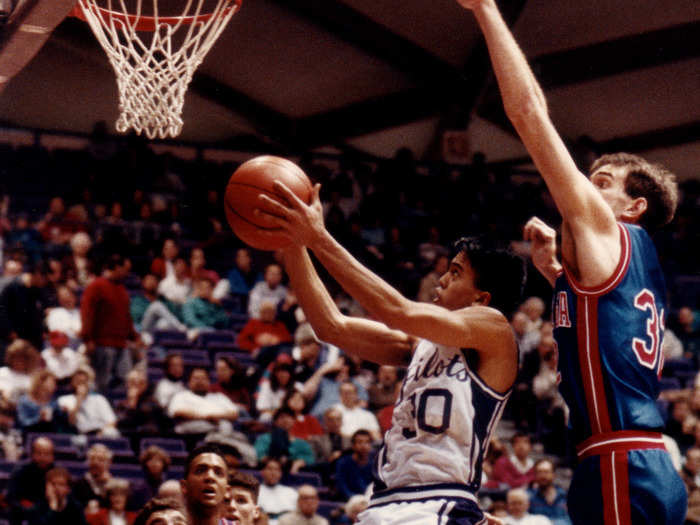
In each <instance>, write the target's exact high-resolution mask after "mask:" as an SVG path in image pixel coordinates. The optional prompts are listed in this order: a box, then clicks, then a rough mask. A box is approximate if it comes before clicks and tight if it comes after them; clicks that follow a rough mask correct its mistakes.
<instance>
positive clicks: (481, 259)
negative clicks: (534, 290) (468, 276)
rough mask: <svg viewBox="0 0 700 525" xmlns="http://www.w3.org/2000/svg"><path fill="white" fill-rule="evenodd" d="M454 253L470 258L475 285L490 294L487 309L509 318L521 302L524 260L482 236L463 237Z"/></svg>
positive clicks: (524, 273) (456, 243)
mask: <svg viewBox="0 0 700 525" xmlns="http://www.w3.org/2000/svg"><path fill="white" fill-rule="evenodd" d="M454 250H455V252H456V253H464V254H465V255H466V257H467V259H469V264H470V266H471V267H472V269H473V270H474V274H475V276H474V277H475V279H474V285H475V286H476V287H477V288H478V289H479V290H481V291H483V292H488V293H489V294H491V302H490V303H489V306H491V307H493V308H496V309H497V310H499V311H500V312H501V313H502V314H504V315H506V316H507V317H509V316H510V314H511V313H512V312H514V311H515V310H516V309H517V308H518V305H519V304H520V302H521V300H522V295H523V289H524V286H525V276H526V272H525V261H524V260H523V259H522V258H521V257H519V256H518V255H516V254H514V253H513V252H512V251H510V250H509V249H506V248H502V247H499V246H497V245H495V244H493V243H492V242H491V241H488V240H486V239H485V238H484V237H462V238H461V239H459V240H458V241H457V242H455V244H454Z"/></svg>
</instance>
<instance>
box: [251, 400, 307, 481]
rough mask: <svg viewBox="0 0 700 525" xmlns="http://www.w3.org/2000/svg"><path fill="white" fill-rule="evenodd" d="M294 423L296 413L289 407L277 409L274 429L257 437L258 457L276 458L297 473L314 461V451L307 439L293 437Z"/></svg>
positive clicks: (256, 449)
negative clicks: (290, 432)
mask: <svg viewBox="0 0 700 525" xmlns="http://www.w3.org/2000/svg"><path fill="white" fill-rule="evenodd" d="M293 424H294V414H293V413H292V411H291V410H290V409H289V408H287V407H282V408H279V409H277V411H276V412H275V415H274V418H273V420H272V430H271V431H270V432H267V433H265V434H260V435H259V436H258V437H257V438H256V439H255V445H254V446H255V452H256V454H257V456H258V459H260V460H262V459H264V458H275V459H277V460H279V462H280V463H281V464H282V465H283V466H287V467H288V468H289V471H290V472H292V473H293V474H296V473H297V472H298V471H299V469H301V468H302V467H305V466H307V465H312V464H313V463H314V453H313V450H312V449H311V445H309V444H308V443H307V442H306V441H304V440H303V439H299V438H293V437H291V436H290V435H289V430H290V429H291V428H292V425H293Z"/></svg>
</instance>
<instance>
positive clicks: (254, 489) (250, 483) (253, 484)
mask: <svg viewBox="0 0 700 525" xmlns="http://www.w3.org/2000/svg"><path fill="white" fill-rule="evenodd" d="M228 486H229V487H232V488H242V489H245V490H247V491H249V492H250V493H251V494H252V495H253V501H254V502H255V503H256V504H257V503H258V495H259V494H260V482H259V481H258V478H256V477H255V476H253V475H251V474H248V473H246V472H241V471H240V470H237V471H236V472H234V473H233V474H230V475H229V477H228Z"/></svg>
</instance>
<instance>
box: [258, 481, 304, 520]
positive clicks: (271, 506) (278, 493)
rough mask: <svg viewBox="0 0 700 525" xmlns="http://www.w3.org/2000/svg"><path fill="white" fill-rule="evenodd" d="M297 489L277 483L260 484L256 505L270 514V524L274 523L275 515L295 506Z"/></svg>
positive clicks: (290, 509) (293, 508)
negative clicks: (272, 484) (273, 484)
mask: <svg viewBox="0 0 700 525" xmlns="http://www.w3.org/2000/svg"><path fill="white" fill-rule="evenodd" d="M297 499H298V495H297V491H296V490H294V489H293V488H292V487H288V486H286V485H282V484H280V483H278V484H277V485H275V486H274V487H270V486H268V485H265V483H261V484H260V494H259V495H258V505H260V508H261V509H262V510H263V511H265V513H266V514H271V515H273V516H275V517H274V518H273V517H270V521H269V523H270V525H276V523H277V516H279V515H280V514H282V513H284V512H289V511H292V510H295V509H296V508H297Z"/></svg>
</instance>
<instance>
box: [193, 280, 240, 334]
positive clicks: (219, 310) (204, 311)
mask: <svg viewBox="0 0 700 525" xmlns="http://www.w3.org/2000/svg"><path fill="white" fill-rule="evenodd" d="M213 291H214V283H213V281H212V280H211V279H209V278H201V279H199V280H197V281H195V286H194V295H193V296H192V297H191V298H190V299H188V300H187V302H185V304H184V305H183V306H182V319H183V321H184V322H185V325H187V328H197V329H199V330H212V329H216V328H219V329H224V328H228V326H229V322H230V320H229V316H228V314H227V313H226V310H225V309H224V307H223V306H221V305H220V304H218V303H216V302H214V300H213V297H212V292H213Z"/></svg>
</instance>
